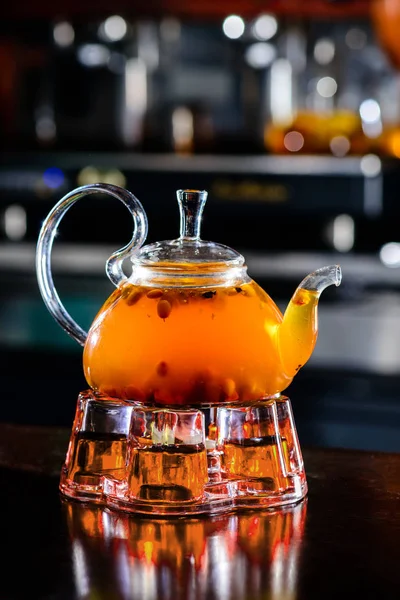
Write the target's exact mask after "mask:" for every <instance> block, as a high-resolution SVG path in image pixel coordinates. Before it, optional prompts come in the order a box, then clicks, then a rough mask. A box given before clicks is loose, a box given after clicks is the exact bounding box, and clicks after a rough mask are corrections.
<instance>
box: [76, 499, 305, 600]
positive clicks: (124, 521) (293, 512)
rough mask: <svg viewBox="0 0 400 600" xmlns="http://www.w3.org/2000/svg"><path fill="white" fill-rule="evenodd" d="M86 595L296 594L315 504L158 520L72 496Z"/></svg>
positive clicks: (242, 599) (242, 598)
mask: <svg viewBox="0 0 400 600" xmlns="http://www.w3.org/2000/svg"><path fill="white" fill-rule="evenodd" d="M64 510H65V514H66V518H67V521H68V528H69V531H70V536H71V540H72V547H71V550H72V562H73V568H74V577H75V586H76V597H77V598H80V599H86V598H94V597H96V598H98V599H99V600H102V599H107V600H108V599H113V600H114V599H118V600H119V599H121V600H125V599H129V600H131V599H134V600H136V599H138V600H139V599H140V600H157V599H159V600H169V599H172V598H173V599H174V600H181V599H182V600H186V599H191V598H195V599H196V600H202V599H207V600H212V599H214V598H215V599H216V598H218V599H220V600H229V599H230V598H235V599H238V600H247V599H250V598H251V599H252V600H255V599H258V598H259V599H261V598H265V597H267V596H268V598H271V599H275V600H276V599H278V598H286V599H289V598H290V599H294V598H295V597H296V583H297V571H298V562H299V556H300V552H301V546H302V540H303V534H304V527H305V520H306V510H307V503H306V501H302V502H301V503H299V504H297V505H295V506H291V507H289V508H285V509H280V510H276V511H268V512H266V511H265V512H257V513H255V512H249V513H242V514H236V515H225V516H222V517H214V518H208V519H189V520H188V519H185V520H182V519H174V520H171V519H169V520H161V519H159V520H153V519H152V520H150V519H137V518H133V517H130V516H127V515H121V514H114V513H110V512H108V511H107V510H105V509H103V508H100V507H99V506H94V505H92V506H90V505H86V506H85V505H82V504H78V503H76V502H68V501H67V502H65V503H64Z"/></svg>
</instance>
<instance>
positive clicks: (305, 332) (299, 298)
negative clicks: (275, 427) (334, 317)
mask: <svg viewBox="0 0 400 600" xmlns="http://www.w3.org/2000/svg"><path fill="white" fill-rule="evenodd" d="M341 280H342V271H341V268H340V266H339V265H330V266H328V267H322V268H321V269H318V270H317V271H314V272H313V273H310V274H309V275H307V277H305V279H303V281H302V282H301V283H300V285H299V287H298V288H297V289H296V291H295V293H294V295H293V297H292V299H291V300H290V302H289V304H288V306H287V309H286V311H285V314H284V316H283V321H282V323H281V324H280V325H279V327H278V330H277V341H278V349H279V354H280V358H281V363H282V366H283V370H284V372H285V375H286V376H287V377H289V378H292V377H294V376H295V375H296V373H297V372H298V371H299V369H300V368H301V367H302V366H303V365H304V364H305V363H306V362H307V361H308V359H309V358H310V356H311V354H312V353H313V350H314V347H315V344H316V342H317V336H318V314H317V309H318V301H319V298H320V296H321V294H322V292H323V291H324V290H325V289H326V288H327V287H328V286H330V285H333V284H334V285H336V286H338V285H340V282H341Z"/></svg>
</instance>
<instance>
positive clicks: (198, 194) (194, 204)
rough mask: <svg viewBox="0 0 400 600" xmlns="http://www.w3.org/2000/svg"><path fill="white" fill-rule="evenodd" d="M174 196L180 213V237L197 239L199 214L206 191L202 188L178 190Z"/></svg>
mask: <svg viewBox="0 0 400 600" xmlns="http://www.w3.org/2000/svg"><path fill="white" fill-rule="evenodd" d="M176 196H177V198H178V204H179V212H180V215H181V223H180V234H181V235H180V239H181V240H182V239H183V240H199V239H200V226H201V216H202V214H203V208H204V205H205V203H206V200H207V196H208V193H207V192H206V191H204V190H203V191H200V190H178V191H177V192H176Z"/></svg>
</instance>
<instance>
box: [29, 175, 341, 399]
mask: <svg viewBox="0 0 400 600" xmlns="http://www.w3.org/2000/svg"><path fill="white" fill-rule="evenodd" d="M99 192H102V193H106V194H109V195H111V196H113V197H115V198H117V199H118V200H120V201H121V202H122V203H123V204H124V205H125V206H126V208H127V209H128V210H129V211H130V213H131V215H132V217H133V222H134V233H133V237H132V240H131V241H130V243H129V244H128V245H127V246H125V247H124V248H122V249H121V250H118V251H117V252H115V253H114V254H113V255H112V256H111V257H110V258H109V259H108V261H107V263H106V273H107V275H108V277H109V279H110V280H111V281H112V283H113V284H114V285H115V286H116V288H117V289H116V290H115V291H114V292H113V293H112V294H111V296H110V297H109V298H108V300H107V301H106V302H105V304H104V305H103V307H102V308H101V309H100V311H99V313H98V314H97V316H96V318H95V320H94V322H93V324H92V326H91V327H90V330H89V332H88V333H86V332H85V331H84V330H83V329H82V328H81V327H79V325H77V323H75V321H74V320H73V319H72V318H71V316H70V315H69V314H68V312H67V311H66V309H65V308H64V306H63V305H62V303H61V301H60V299H59V297H58V295H57V292H56V290H55V288H54V284H53V279H52V274H51V249H52V244H53V240H54V237H55V234H56V229H57V227H58V225H59V223H60V221H61V219H62V217H63V216H64V214H65V212H66V211H67V210H68V209H69V208H70V207H71V206H72V205H73V204H74V203H75V202H76V201H77V200H78V199H79V198H81V197H82V196H85V195H88V194H93V193H99ZM177 197H178V202H179V209H180V237H179V238H178V239H175V240H170V241H162V242H157V243H155V244H151V245H147V246H143V243H144V241H145V239H146V235H147V218H146V213H145V211H144V209H143V207H142V205H141V203H140V202H139V200H138V199H137V198H136V197H135V196H134V195H133V194H131V193H130V192H129V191H127V190H125V189H122V188H119V187H117V186H113V185H107V184H94V185H87V186H83V187H80V188H78V189H76V190H74V191H72V192H70V193H69V194H67V195H66V196H64V198H62V199H61V200H60V201H59V202H58V204H56V206H55V207H54V208H53V210H52V211H51V212H50V213H49V215H48V217H47V219H46V220H45V222H44V224H43V227H42V230H41V232H40V235H39V240H38V246H37V259H36V260H37V262H36V268H37V275H38V282H39V287H40V291H41V294H42V297H43V300H44V302H45V304H46V306H47V308H48V310H49V311H50V313H51V314H52V315H53V317H54V318H55V319H56V321H57V322H58V323H59V324H60V325H61V327H63V328H64V329H65V331H66V332H67V333H68V334H69V335H71V336H72V337H73V338H75V339H76V340H77V341H78V342H79V343H80V344H82V345H83V346H84V353H83V365H84V372H85V377H86V380H87V382H88V384H89V385H90V386H91V388H92V389H94V390H95V391H98V392H101V393H103V394H106V395H108V396H111V397H116V398H120V399H124V400H129V401H137V402H143V403H146V404H152V405H167V406H174V405H181V406H211V405H212V406H216V405H221V404H224V403H230V404H232V403H241V402H252V401H256V400H258V399H261V398H265V397H268V396H272V395H275V394H278V393H280V392H281V391H282V390H284V389H285V388H287V386H288V385H289V384H290V383H291V381H292V379H293V377H294V376H295V375H296V373H297V372H298V371H299V369H300V368H301V367H302V366H303V365H304V364H305V363H306V362H307V360H308V359H309V358H310V356H311V354H312V352H313V349H314V346H315V343H316V340H317V332H318V321H317V306H318V300H319V297H320V294H321V292H322V291H323V290H324V289H325V288H326V287H327V286H329V285H331V284H335V285H339V284H340V281H341V270H340V267H339V266H338V265H333V266H328V267H323V268H321V269H319V270H317V271H315V272H314V273H311V274H310V275H308V276H307V277H306V278H305V279H304V280H303V281H302V282H301V283H300V285H299V287H298V288H297V290H296V291H295V293H294V295H293V297H292V299H291V300H290V302H289V304H288V307H287V309H286V312H285V314H284V315H282V313H281V312H280V310H279V308H278V307H277V306H276V304H275V303H274V302H273V301H272V300H271V298H270V297H269V296H268V294H267V293H266V292H265V291H264V290H263V289H262V288H261V287H260V286H259V285H257V283H255V281H253V280H252V279H251V278H250V277H249V275H248V273H247V267H246V265H245V262H244V258H243V256H241V255H240V254H239V253H238V252H236V251H235V250H233V249H231V248H229V247H227V246H224V245H221V244H216V243H213V242H205V241H203V240H201V238H200V223H201V215H202V211H203V208H204V204H205V202H206V199H207V192H205V191H198V190H179V191H178V192H177ZM127 257H129V258H130V259H131V262H132V267H133V268H132V274H131V276H130V277H129V278H128V277H127V276H126V275H125V274H124V272H123V270H122V263H123V261H124V259H125V258H127Z"/></svg>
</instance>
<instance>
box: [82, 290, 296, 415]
mask: <svg viewBox="0 0 400 600" xmlns="http://www.w3.org/2000/svg"><path fill="white" fill-rule="evenodd" d="M281 321H282V315H281V313H280V311H279V309H278V308H277V307H276V305H275V304H274V302H273V301H272V300H271V299H270V297H269V296H268V295H267V294H266V293H265V292H264V291H263V290H262V288H260V287H259V286H258V285H257V284H256V283H255V282H250V283H247V284H243V285H241V286H237V287H229V288H226V287H223V288H218V287H216V288H214V289H213V288H208V287H206V288H169V289H168V288H167V289H157V288H153V287H141V286H136V285H132V284H126V285H125V286H124V287H123V288H122V289H119V290H116V291H115V292H114V294H112V296H111V297H110V298H109V300H108V301H107V302H106V303H105V305H104V306H103V308H102V309H101V310H100V312H99V314H98V316H97V317H96V319H95V321H94V323H93V325H92V327H91V329H90V331H89V335H88V339H87V342H86V345H85V350H84V369H85V376H86V379H87V381H88V383H89V385H90V386H91V387H92V388H94V389H96V390H99V391H101V392H103V393H105V394H108V395H110V396H114V397H117V398H125V399H130V400H137V401H141V402H146V403H155V404H161V405H201V404H214V405H215V404H218V403H224V402H236V401H251V400H257V399H259V398H260V397H262V396H266V395H271V394H276V393H278V392H280V391H282V390H283V389H285V388H286V387H287V386H288V385H289V383H290V382H291V379H292V377H287V376H285V374H284V373H283V369H282V365H281V361H280V357H279V351H278V350H277V345H276V331H277V327H278V325H279V324H280V323H281Z"/></svg>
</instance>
